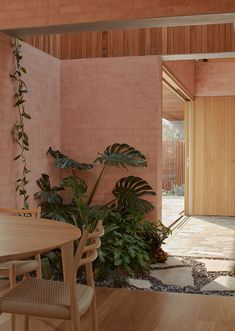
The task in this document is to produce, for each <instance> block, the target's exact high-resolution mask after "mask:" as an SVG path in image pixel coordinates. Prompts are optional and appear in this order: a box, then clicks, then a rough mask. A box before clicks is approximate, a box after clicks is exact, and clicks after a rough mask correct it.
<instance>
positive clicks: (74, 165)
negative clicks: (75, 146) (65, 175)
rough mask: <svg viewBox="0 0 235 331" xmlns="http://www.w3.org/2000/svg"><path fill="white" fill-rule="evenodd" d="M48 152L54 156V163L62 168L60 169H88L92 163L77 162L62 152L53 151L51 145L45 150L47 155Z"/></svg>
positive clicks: (91, 166)
mask: <svg viewBox="0 0 235 331" xmlns="http://www.w3.org/2000/svg"><path fill="white" fill-rule="evenodd" d="M48 154H50V155H51V156H52V157H54V158H55V165H56V166H57V168H62V169H67V168H70V169H75V170H88V169H92V168H93V165H92V164H87V163H79V162H77V161H75V160H73V159H70V158H69V157H67V156H66V155H64V154H62V153H61V152H60V151H58V150H57V151H54V150H53V149H52V148H51V147H49V149H48V151H47V155H48Z"/></svg>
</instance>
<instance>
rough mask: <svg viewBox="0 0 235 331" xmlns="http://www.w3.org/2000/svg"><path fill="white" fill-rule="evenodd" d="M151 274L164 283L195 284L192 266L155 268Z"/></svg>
mask: <svg viewBox="0 0 235 331" xmlns="http://www.w3.org/2000/svg"><path fill="white" fill-rule="evenodd" d="M150 276H151V277H154V278H156V279H158V280H160V281H161V282H162V283H163V284H164V285H176V286H194V282H193V277H192V268H190V267H180V268H170V269H162V270H153V271H151V273H150Z"/></svg>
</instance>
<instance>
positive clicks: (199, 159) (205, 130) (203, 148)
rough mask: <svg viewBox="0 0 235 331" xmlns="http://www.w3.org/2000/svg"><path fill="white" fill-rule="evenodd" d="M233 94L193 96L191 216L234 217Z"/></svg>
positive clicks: (234, 154)
mask: <svg viewBox="0 0 235 331" xmlns="http://www.w3.org/2000/svg"><path fill="white" fill-rule="evenodd" d="M234 108H235V96H221V97H196V98H195V111H194V116H193V118H192V120H193V122H194V123H193V129H194V144H193V146H192V147H193V152H194V153H193V154H194V155H193V158H194V175H193V187H192V189H193V192H192V193H193V201H192V204H193V206H192V209H191V214H192V215H218V216H235V199H234V196H235V111H234Z"/></svg>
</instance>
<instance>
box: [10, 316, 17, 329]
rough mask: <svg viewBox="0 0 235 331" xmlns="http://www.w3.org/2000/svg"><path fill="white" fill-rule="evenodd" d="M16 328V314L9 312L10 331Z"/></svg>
mask: <svg viewBox="0 0 235 331" xmlns="http://www.w3.org/2000/svg"><path fill="white" fill-rule="evenodd" d="M15 329H16V315H15V314H11V331H15Z"/></svg>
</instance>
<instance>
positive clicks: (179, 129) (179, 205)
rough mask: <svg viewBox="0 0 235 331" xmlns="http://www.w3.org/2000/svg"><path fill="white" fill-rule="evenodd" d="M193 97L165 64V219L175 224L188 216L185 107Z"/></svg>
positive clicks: (163, 115) (167, 222) (163, 162)
mask: <svg viewBox="0 0 235 331" xmlns="http://www.w3.org/2000/svg"><path fill="white" fill-rule="evenodd" d="M189 100H190V97H189V96H188V95H187V94H186V92H185V91H183V90H182V88H181V86H180V84H179V83H178V82H177V80H176V79H175V78H174V77H173V76H172V74H170V73H169V71H168V70H167V69H166V68H163V81H162V110H163V111H162V220H163V223H164V224H165V225H166V226H171V225H173V224H174V223H175V222H176V221H177V220H179V219H180V218H182V217H183V216H184V193H185V140H184V138H185V137H184V136H185V134H184V110H185V105H186V103H187V101H189Z"/></svg>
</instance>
